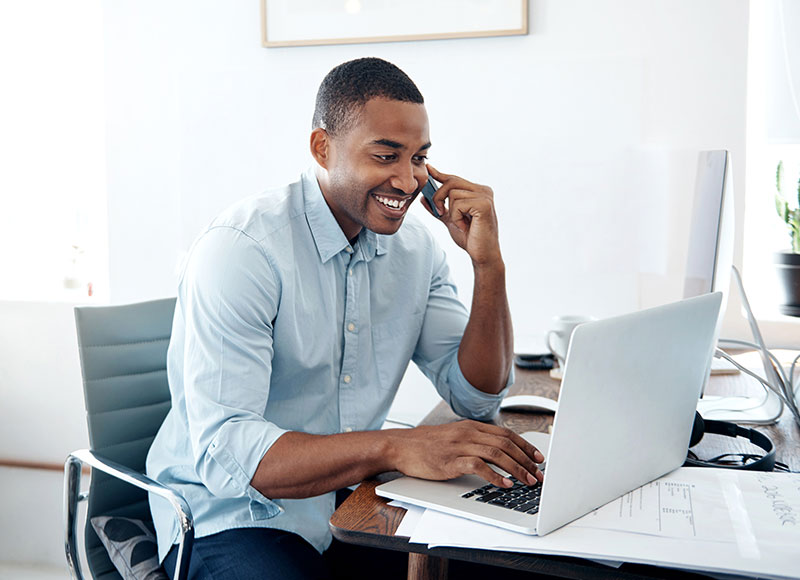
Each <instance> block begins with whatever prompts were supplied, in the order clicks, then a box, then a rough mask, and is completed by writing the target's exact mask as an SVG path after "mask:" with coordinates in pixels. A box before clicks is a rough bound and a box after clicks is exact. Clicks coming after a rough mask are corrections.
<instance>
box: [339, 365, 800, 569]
mask: <svg viewBox="0 0 800 580" xmlns="http://www.w3.org/2000/svg"><path fill="white" fill-rule="evenodd" d="M516 372H517V380H516V383H515V384H514V386H513V387H512V389H511V394H515V395H516V394H531V395H542V396H546V397H550V398H552V399H557V398H558V390H559V388H560V382H558V381H555V380H553V379H551V378H550V376H549V374H548V373H547V372H537V371H523V370H520V369H517V371H516ZM708 391H709V392H711V393H716V394H742V395H744V394H757V393H759V392H760V391H759V387H758V385H757V383H755V381H754V380H753V379H750V378H748V377H746V376H744V375H728V376H714V377H712V379H711V381H710V384H709V387H708ZM457 419H458V417H457V416H456V415H455V414H454V413H453V412H452V411H451V410H450V408H449V407H448V406H447V405H446V404H445V403H440V404H439V405H438V406H437V407H436V408H434V410H433V411H431V413H430V414H429V415H428V416H427V417H426V418H425V419H424V420H423V421H422V424H424V425H438V424H442V423H447V422H450V421H455V420H457ZM493 422H494V423H495V424H496V425H502V426H504V427H508V428H509V429H512V430H514V431H516V432H518V433H522V432H525V431H541V432H547V431H548V428H549V427H550V426H551V425H552V423H553V416H552V415H544V414H533V413H512V412H507V411H501V412H500V414H499V415H498V416H497V418H496V419H495V420H494V421H493ZM759 430H761V431H763V432H764V433H767V434H768V435H769V436H770V437H771V439H772V441H773V442H774V443H775V445H776V448H777V451H778V453H777V457H778V460H779V461H783V462H784V463H787V464H788V465H789V467H790V469H791V470H792V471H798V470H800V429H799V428H798V426H797V425H796V424H795V423H794V421H793V419H792V417H791V415H789V413H788V412H786V413H784V415H783V417H782V418H781V419H780V421H779V422H778V423H777V424H776V425H771V426H769V427H760V428H759ZM734 447H737V449H733V448H734ZM694 450H695V451H696V452H697V453H698V455H699V456H700V458H709V457H713V456H715V455H718V454H720V453H726V452H731V451H740V452H754V453H756V452H758V451H759V449H758V448H757V447H753V446H751V445H750V443H749V442H746V441H739V440H738V439H737V440H736V441H734V440H733V439H731V438H730V437H723V436H720V435H706V436H705V437H704V438H703V440H702V441H701V442H700V444H699V445H697V446H696V447H695V448H694ZM397 476H399V474H397V473H394V474H383V475H381V476H379V477H377V478H375V479H371V480H368V481H365V482H364V483H362V484H361V486H359V487H358V489H356V491H355V492H353V494H352V495H351V496H350V497H349V498H348V499H347V500H346V501H345V502H344V503H343V504H342V505H341V506H340V507H339V509H337V510H336V512H335V513H334V514H333V517H332V518H331V521H330V528H331V531H332V533H333V536H334V537H335V538H336V539H338V540H340V541H342V542H347V543H351V544H359V545H363V546H372V547H378V548H385V549H389V550H398V551H401V552H408V553H409V565H408V578H409V579H412V578H413V579H420V580H421V579H427V578H446V577H447V566H448V559H450V558H453V559H458V560H465V561H468V562H478V563H482V564H491V565H495V566H502V567H506V568H513V569H517V570H526V571H530V572H534V573H538V574H542V575H546V576H552V577H558V578H597V579H606V578H608V579H609V580H610V579H612V578H619V579H629V580H643V579H652V578H662V579H663V578H678V577H680V578H693V577H694V578H707V576H704V575H701V574H689V573H686V572H679V573H678V572H676V571H674V570H669V569H664V568H658V567H655V566H644V565H639V564H624V565H623V566H622V567H621V568H611V567H607V566H604V565H602V564H596V563H594V562H590V561H588V560H583V559H580V558H567V557H561V556H541V555H534V554H519V553H513V552H496V551H491V550H478V549H466V548H434V549H428V548H427V547H425V546H424V545H422V544H410V543H409V542H408V538H405V537H400V536H395V535H394V533H395V530H397V526H398V525H399V524H400V521H401V520H402V519H403V515H404V514H405V510H403V509H401V508H395V507H391V506H389V505H387V504H388V500H386V499H384V498H382V497H378V496H377V495H375V487H376V486H377V485H378V484H380V483H382V482H384V481H388V480H390V479H393V478H394V477H397Z"/></svg>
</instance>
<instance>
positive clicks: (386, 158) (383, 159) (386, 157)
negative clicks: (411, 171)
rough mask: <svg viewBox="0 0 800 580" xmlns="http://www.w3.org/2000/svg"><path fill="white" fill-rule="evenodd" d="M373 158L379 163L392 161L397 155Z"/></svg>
mask: <svg viewBox="0 0 800 580" xmlns="http://www.w3.org/2000/svg"><path fill="white" fill-rule="evenodd" d="M375 157H377V158H378V159H380V160H381V161H394V159H395V158H396V157H397V155H376V156H375Z"/></svg>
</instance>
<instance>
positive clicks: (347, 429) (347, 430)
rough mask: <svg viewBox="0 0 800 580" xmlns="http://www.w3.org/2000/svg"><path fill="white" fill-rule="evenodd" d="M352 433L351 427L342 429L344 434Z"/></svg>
mask: <svg viewBox="0 0 800 580" xmlns="http://www.w3.org/2000/svg"><path fill="white" fill-rule="evenodd" d="M352 431H353V428H352V427H345V428H344V432H345V433H351V432H352Z"/></svg>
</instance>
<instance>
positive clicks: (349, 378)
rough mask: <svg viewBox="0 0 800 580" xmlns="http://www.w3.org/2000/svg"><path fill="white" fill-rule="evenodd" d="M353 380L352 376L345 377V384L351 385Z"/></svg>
mask: <svg viewBox="0 0 800 580" xmlns="http://www.w3.org/2000/svg"><path fill="white" fill-rule="evenodd" d="M352 380H353V377H351V376H350V375H345V376H344V382H345V383H349V382H350V381H352Z"/></svg>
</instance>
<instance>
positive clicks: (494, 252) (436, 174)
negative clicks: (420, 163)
mask: <svg viewBox="0 0 800 580" xmlns="http://www.w3.org/2000/svg"><path fill="white" fill-rule="evenodd" d="M427 168H428V174H429V177H428V183H427V184H426V185H425V187H424V188H423V189H422V192H421V193H422V194H423V197H424V201H423V204H424V205H425V206H426V207H427V209H428V211H430V212H431V214H432V215H433V216H434V217H438V218H439V219H440V220H441V221H442V222H444V224H445V225H446V226H447V228H448V230H449V231H450V236H451V237H452V238H453V241H454V242H455V243H456V244H457V245H458V246H459V247H461V248H463V249H464V250H465V251H466V252H467V253H468V254H469V256H470V258H472V262H473V264H475V265H476V266H478V265H489V264H492V263H495V262H496V261H497V260H502V257H501V254H500V243H499V240H498V233H497V214H496V213H495V209H494V193H493V192H492V189H491V188H490V187H488V186H485V185H478V184H475V183H471V182H469V181H467V180H466V179H462V178H461V177H458V176H455V175H448V174H446V173H442V172H440V171H438V170H437V169H436V168H434V167H433V166H431V165H428V166H427ZM431 177H432V178H433V179H435V180H436V181H439V182H441V184H442V185H441V186H440V187H439V188H438V189H434V187H435V183H432V180H431ZM445 200H447V207H445ZM437 213H438V214H439V215H437Z"/></svg>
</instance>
